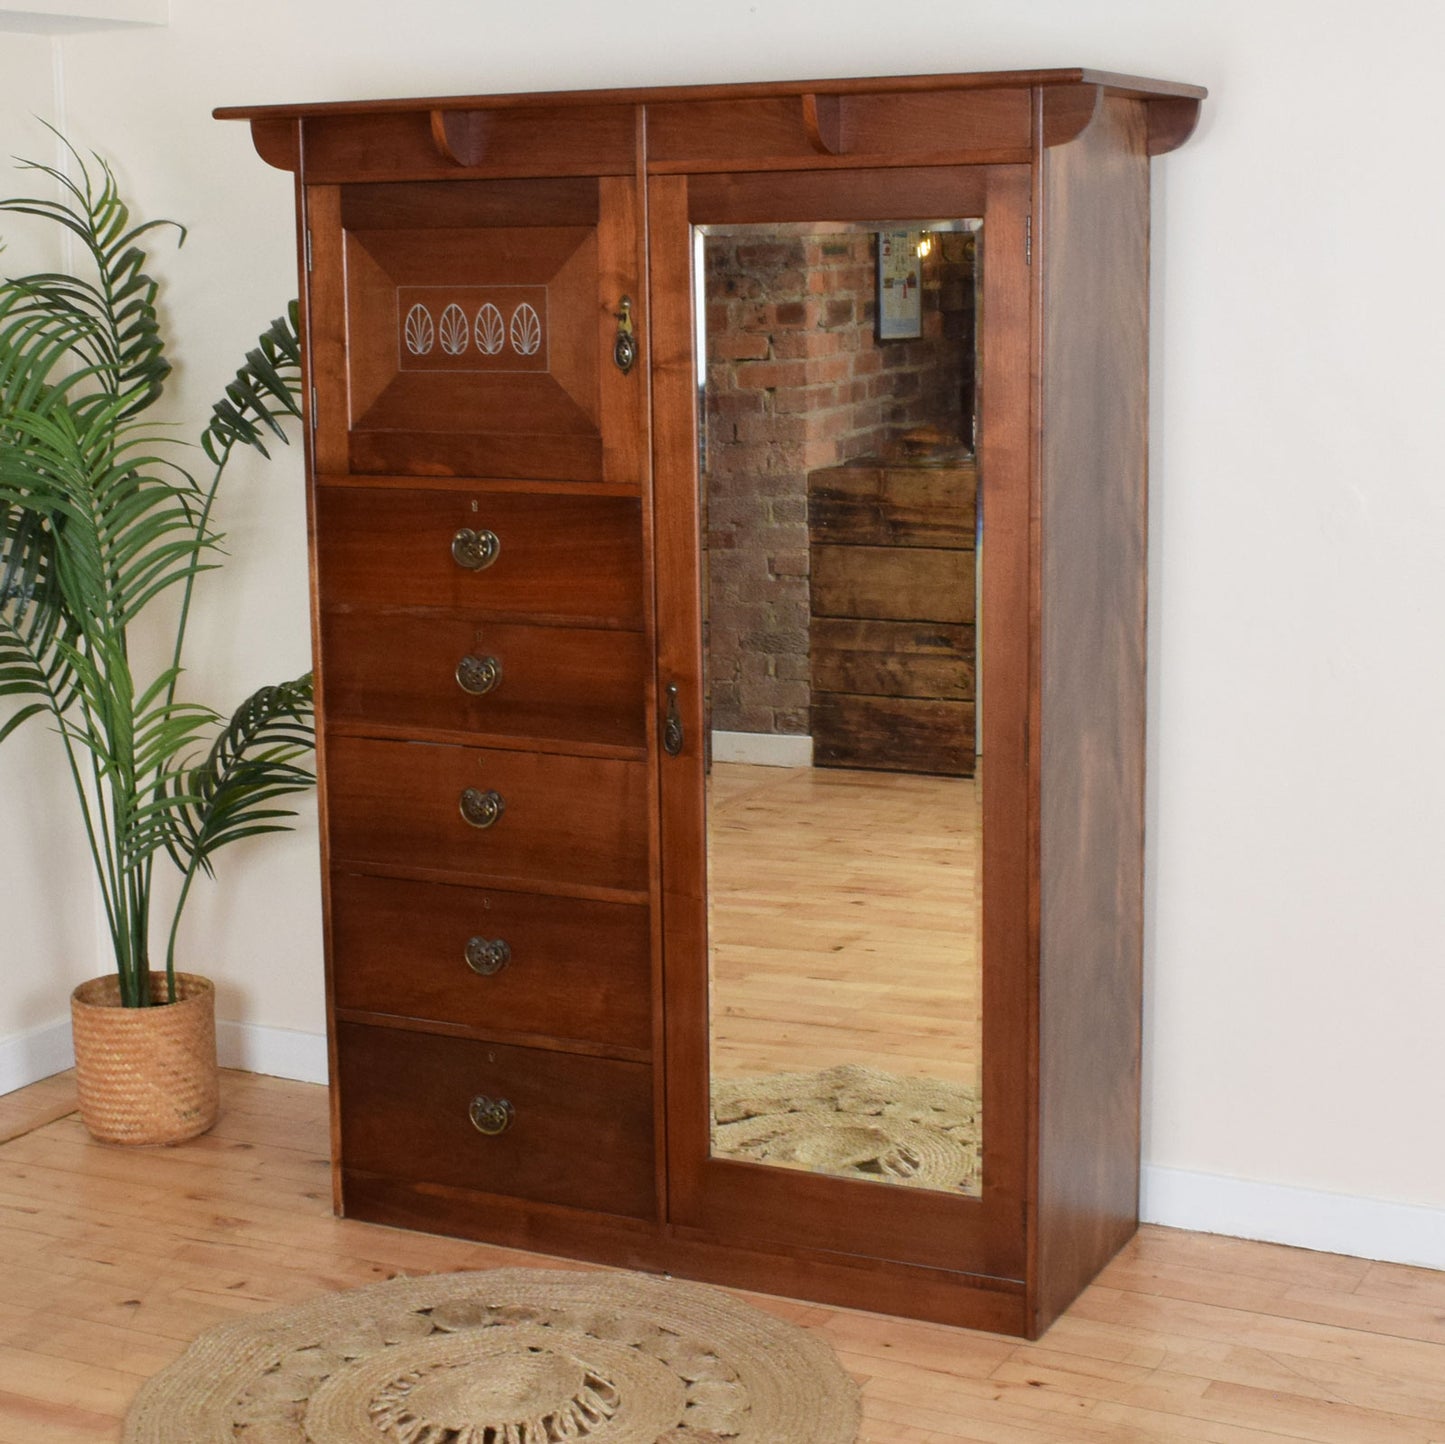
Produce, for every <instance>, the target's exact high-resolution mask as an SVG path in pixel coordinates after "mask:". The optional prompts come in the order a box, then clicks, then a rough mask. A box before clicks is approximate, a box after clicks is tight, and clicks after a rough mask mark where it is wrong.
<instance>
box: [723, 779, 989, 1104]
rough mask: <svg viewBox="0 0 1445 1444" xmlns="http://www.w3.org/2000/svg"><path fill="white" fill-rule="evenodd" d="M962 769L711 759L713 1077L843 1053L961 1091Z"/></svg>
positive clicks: (968, 995) (969, 981) (970, 920)
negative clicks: (931, 773) (870, 768)
mask: <svg viewBox="0 0 1445 1444" xmlns="http://www.w3.org/2000/svg"><path fill="white" fill-rule="evenodd" d="M976 797H977V788H976V786H975V784H974V781H973V779H972V778H965V777H926V776H917V775H913V774H910V773H902V772H862V771H856V770H853V769H840V768H821V767H820V768H813V767H757V766H750V765H747V764H743V763H728V762H719V763H714V764H713V769H712V774H711V777H710V779H709V788H708V853H709V862H708V896H709V899H710V901H711V917H710V922H709V930H710V935H711V954H710V957H711V966H712V999H713V1005H712V1057H713V1066H714V1068H715V1069H716V1071H717V1072H718V1073H719V1074H728V1075H746V1074H757V1073H798V1072H808V1071H810V1070H812V1069H819V1068H829V1067H832V1066H834V1065H835V1064H839V1063H855V1064H861V1065H863V1066H864V1067H869V1068H878V1069H882V1070H883V1071H885V1072H889V1073H894V1074H901V1075H903V1076H905V1077H915V1078H917V1077H922V1078H936V1079H939V1080H941V1081H943V1082H947V1083H954V1084H958V1085H960V1086H962V1087H965V1088H976V1087H977V1086H978V1082H979V1057H980V1047H981V1043H982V1027H981V1024H980V1020H979V1002H980V976H981V974H980V966H979V959H978V949H977V936H978V932H977V927H976V919H977V910H978V905H977V882H976V866H975V864H976V859H977V856H978V845H977V841H978V838H977V831H978V829H977V807H976V801H975V799H976Z"/></svg>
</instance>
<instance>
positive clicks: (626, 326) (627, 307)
mask: <svg viewBox="0 0 1445 1444" xmlns="http://www.w3.org/2000/svg"><path fill="white" fill-rule="evenodd" d="M618 305H619V306H620V307H621V309H620V310H618V311H615V312H614V313H613V319H614V320H615V321H616V322H617V339H616V340H615V341H614V342H613V343H612V360H613V363H614V364H615V365H616V367H617V369H618V370H619V371H620V372H622V374H623V375H624V376H626V375H627V373H628V372H629V371H631V370H632V368H633V367H634V366H635V365H636V364H637V337H636V336H635V335H634V334H633V330H632V297H631V296H624V297H623V298H622V299H621V301H619V302H618Z"/></svg>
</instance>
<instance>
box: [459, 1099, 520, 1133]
mask: <svg viewBox="0 0 1445 1444" xmlns="http://www.w3.org/2000/svg"><path fill="white" fill-rule="evenodd" d="M467 1116H468V1117H469V1118H470V1119H471V1120H472V1127H473V1128H475V1129H476V1130H477V1132H478V1133H485V1134H486V1136H487V1137H488V1138H495V1137H496V1136H497V1134H499V1133H505V1132H506V1131H507V1129H509V1128H510V1127H511V1126H512V1120H513V1119H514V1118H515V1117H516V1116H517V1110H516V1109H515V1108H513V1107H512V1105H511V1103H510V1102H509V1101H508V1100H507V1099H505V1098H488V1097H487V1095H486V1094H485V1093H478V1094H477V1096H476V1097H475V1098H473V1099H472V1102H471V1107H470V1108H468V1109H467Z"/></svg>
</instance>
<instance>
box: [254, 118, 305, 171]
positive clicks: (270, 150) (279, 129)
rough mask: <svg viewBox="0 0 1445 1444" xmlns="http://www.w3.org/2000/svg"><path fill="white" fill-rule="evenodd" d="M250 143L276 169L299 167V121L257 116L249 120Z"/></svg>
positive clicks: (293, 169) (292, 169)
mask: <svg viewBox="0 0 1445 1444" xmlns="http://www.w3.org/2000/svg"><path fill="white" fill-rule="evenodd" d="M251 144H252V145H254V146H255V147H256V154H257V155H259V156H260V157H261V159H262V160H264V161H265V162H266V164H267V165H273V166H275V167H276V169H277V170H289V171H296V170H300V169H301V121H300V120H299V119H295V118H291V117H286V118H283V119H279V120H278V119H276V118H275V117H271V116H257V117H256V118H255V119H254V120H252V122H251Z"/></svg>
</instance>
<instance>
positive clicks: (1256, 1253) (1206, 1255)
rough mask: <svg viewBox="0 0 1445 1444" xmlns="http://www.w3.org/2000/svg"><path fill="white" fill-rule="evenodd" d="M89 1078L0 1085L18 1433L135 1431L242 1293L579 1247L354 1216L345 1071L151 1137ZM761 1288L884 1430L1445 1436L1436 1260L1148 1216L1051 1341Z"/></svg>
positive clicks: (73, 1436)
mask: <svg viewBox="0 0 1445 1444" xmlns="http://www.w3.org/2000/svg"><path fill="white" fill-rule="evenodd" d="M68 1088H69V1085H68V1082H67V1081H66V1080H63V1079H62V1080H57V1081H56V1082H53V1083H50V1084H46V1085H38V1087H37V1089H36V1090H34V1091H32V1090H26V1091H24V1092H22V1093H18V1094H11V1095H9V1097H7V1098H0V1119H3V1120H4V1127H5V1129H6V1130H7V1131H11V1132H14V1133H15V1135H16V1136H13V1137H10V1138H9V1139H8V1141H4V1142H0V1444H116V1441H118V1440H119V1439H120V1437H121V1419H122V1418H123V1416H124V1414H125V1410H126V1408H127V1406H128V1404H129V1402H130V1400H131V1397H132V1396H133V1395H134V1393H135V1391H136V1389H138V1388H139V1387H140V1384H141V1382H142V1381H143V1380H144V1379H146V1378H148V1377H149V1376H150V1375H151V1374H152V1373H154V1372H156V1371H157V1370H159V1369H161V1368H163V1367H164V1366H165V1365H166V1364H167V1363H169V1362H170V1361H171V1360H172V1359H174V1358H175V1357H176V1356H177V1355H178V1354H180V1353H181V1352H182V1350H183V1349H184V1348H185V1346H186V1344H187V1343H188V1342H189V1341H190V1340H191V1339H193V1338H194V1337H195V1336H196V1335H197V1334H199V1333H200V1332H201V1331H203V1330H204V1329H206V1328H208V1327H210V1326H211V1325H212V1324H217V1323H221V1322H224V1321H226V1320H229V1319H234V1318H236V1317H237V1316H238V1315H241V1314H246V1313H252V1312H255V1311H258V1310H262V1309H268V1308H271V1307H273V1306H276V1305H279V1304H289V1303H297V1302H300V1301H302V1300H304V1299H309V1298H313V1297H315V1296H317V1295H318V1294H321V1293H323V1292H326V1291H328V1290H335V1289H344V1288H351V1287H354V1286H356V1285H358V1284H363V1283H371V1282H375V1281H376V1280H378V1279H384V1278H390V1277H392V1276H394V1275H396V1274H398V1273H405V1274H419V1273H428V1272H437V1271H442V1270H449V1269H461V1268H490V1267H507V1266H517V1265H539V1266H540V1265H551V1264H556V1262H557V1261H556V1260H549V1259H539V1258H535V1257H533V1256H531V1255H527V1254H519V1253H510V1252H507V1251H506V1250H503V1249H494V1248H487V1247H484V1246H481V1245H478V1244H469V1243H462V1242H457V1241H455V1240H451V1239H442V1238H434V1237H431V1236H429V1235H425V1234H413V1233H405V1232H402V1231H399V1230H396V1229H390V1228H379V1227H375V1226H373V1225H370V1224H361V1223H354V1222H350V1221H348V1220H344V1219H336V1218H333V1217H332V1216H331V1211H330V1187H329V1182H328V1168H327V1162H326V1148H327V1095H326V1090H325V1089H324V1088H318V1087H314V1086H311V1085H308V1084H303V1083H287V1082H282V1081H280V1080H278V1079H274V1078H261V1077H256V1076H254V1075H250V1074H243V1073H227V1074H225V1075H224V1076H223V1080H222V1109H223V1111H222V1117H221V1121H220V1123H219V1124H218V1126H217V1128H216V1130H215V1131H214V1132H213V1133H211V1134H209V1135H208V1136H206V1137H205V1138H199V1139H196V1140H194V1141H193V1142H191V1143H187V1144H183V1145H181V1146H180V1147H178V1148H174V1149H142V1150H136V1151H125V1150H120V1149H115V1148H107V1147H102V1146H100V1145H98V1144H95V1143H92V1142H91V1141H90V1140H89V1139H88V1138H87V1137H86V1136H85V1133H84V1131H83V1130H82V1129H81V1127H80V1125H79V1123H78V1121H77V1120H76V1119H75V1118H73V1117H61V1118H58V1119H57V1118H55V1117H54V1113H55V1110H56V1108H57V1107H58V1106H60V1105H62V1104H64V1103H67V1102H68V1092H67V1090H68ZM27 1118H28V1119H29V1120H30V1121H33V1122H35V1123H36V1124H37V1126H36V1127H34V1128H33V1129H30V1130H29V1131H27ZM0 1136H3V1135H0ZM562 1266H564V1267H565V1266H568V1265H562ZM572 1266H574V1267H575V1265H572ZM749 1297H750V1299H751V1301H752V1302H753V1303H755V1304H757V1305H758V1306H759V1307H762V1308H765V1309H767V1310H769V1311H770V1312H772V1313H774V1314H777V1315H779V1316H780V1317H783V1318H787V1319H790V1320H791V1321H793V1322H794V1323H797V1324H800V1325H802V1326H803V1327H806V1328H808V1329H811V1330H814V1331H816V1332H817V1333H819V1334H820V1335H822V1336H823V1337H824V1338H826V1339H827V1340H828V1341H829V1342H830V1343H831V1344H832V1345H833V1347H834V1348H835V1349H836V1350H837V1351H838V1354H839V1356H840V1357H841V1359H842V1361H843V1363H844V1366H845V1367H846V1368H847V1369H848V1370H849V1371H850V1372H851V1373H852V1374H853V1375H854V1377H855V1378H856V1379H858V1381H859V1382H860V1384H861V1385H862V1391H863V1410H864V1424H863V1429H862V1432H861V1434H860V1436H859V1440H860V1444H1280V1441H1281V1440H1305V1441H1312V1444H1440V1441H1445V1275H1441V1274H1438V1273H1432V1272H1430V1271H1429V1270H1425V1269H1409V1268H1401V1267H1397V1266H1395V1265H1390V1264H1372V1263H1367V1262H1365V1261H1364V1260H1361V1259H1353V1258H1340V1257H1336V1256H1332V1255H1328V1254H1314V1253H1305V1252H1302V1251H1299V1250H1296V1249H1287V1248H1276V1247H1273V1246H1271V1245H1267V1244H1251V1243H1241V1242H1239V1241H1237V1240H1233V1239H1220V1238H1210V1237H1208V1236H1206V1235H1202V1234H1186V1233H1179V1232H1175V1231H1172V1230H1168V1229H1154V1228H1151V1229H1145V1230H1144V1231H1143V1232H1142V1233H1141V1234H1140V1235H1139V1237H1138V1238H1136V1239H1135V1240H1134V1242H1133V1243H1131V1244H1130V1245H1129V1246H1128V1247H1127V1248H1126V1249H1125V1250H1124V1252H1123V1253H1122V1254H1121V1255H1120V1256H1119V1258H1118V1259H1117V1260H1116V1261H1115V1262H1114V1263H1113V1264H1112V1265H1110V1267H1109V1268H1108V1269H1107V1270H1106V1271H1105V1273H1104V1274H1103V1276H1102V1277H1101V1279H1100V1280H1099V1282H1098V1283H1096V1284H1095V1285H1094V1286H1093V1287H1092V1288H1090V1289H1089V1290H1088V1291H1087V1292H1086V1293H1085V1294H1084V1295H1083V1297H1082V1298H1081V1299H1080V1300H1079V1301H1078V1302H1077V1303H1076V1304H1075V1305H1074V1307H1073V1308H1071V1309H1070V1310H1069V1311H1068V1312H1067V1313H1066V1314H1065V1315H1064V1317H1063V1318H1062V1319H1060V1320H1059V1322H1058V1323H1056V1324H1055V1325H1054V1327H1053V1328H1052V1329H1051V1330H1050V1331H1049V1333H1048V1334H1047V1335H1046V1336H1045V1337H1044V1338H1043V1340H1041V1341H1040V1342H1039V1343H1037V1344H1021V1343H1019V1342H1018V1341H1017V1340H1014V1339H1003V1338H999V1337H997V1336H995V1335H991V1334H976V1333H968V1332H965V1331H963V1330H960V1329H950V1328H945V1327H942V1326H940V1325H936V1324H919V1323H910V1322H906V1321H901V1320H896V1319H889V1318H883V1317H879V1316H876V1315H872V1314H863V1313H854V1312H849V1311H846V1310H841V1309H830V1308H823V1307H820V1306H817V1305H812V1304H802V1303H793V1302H788V1301H785V1300H779V1299H770V1298H762V1297H758V1296H749ZM176 1444H193V1441H190V1440H177V1441H176Z"/></svg>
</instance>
